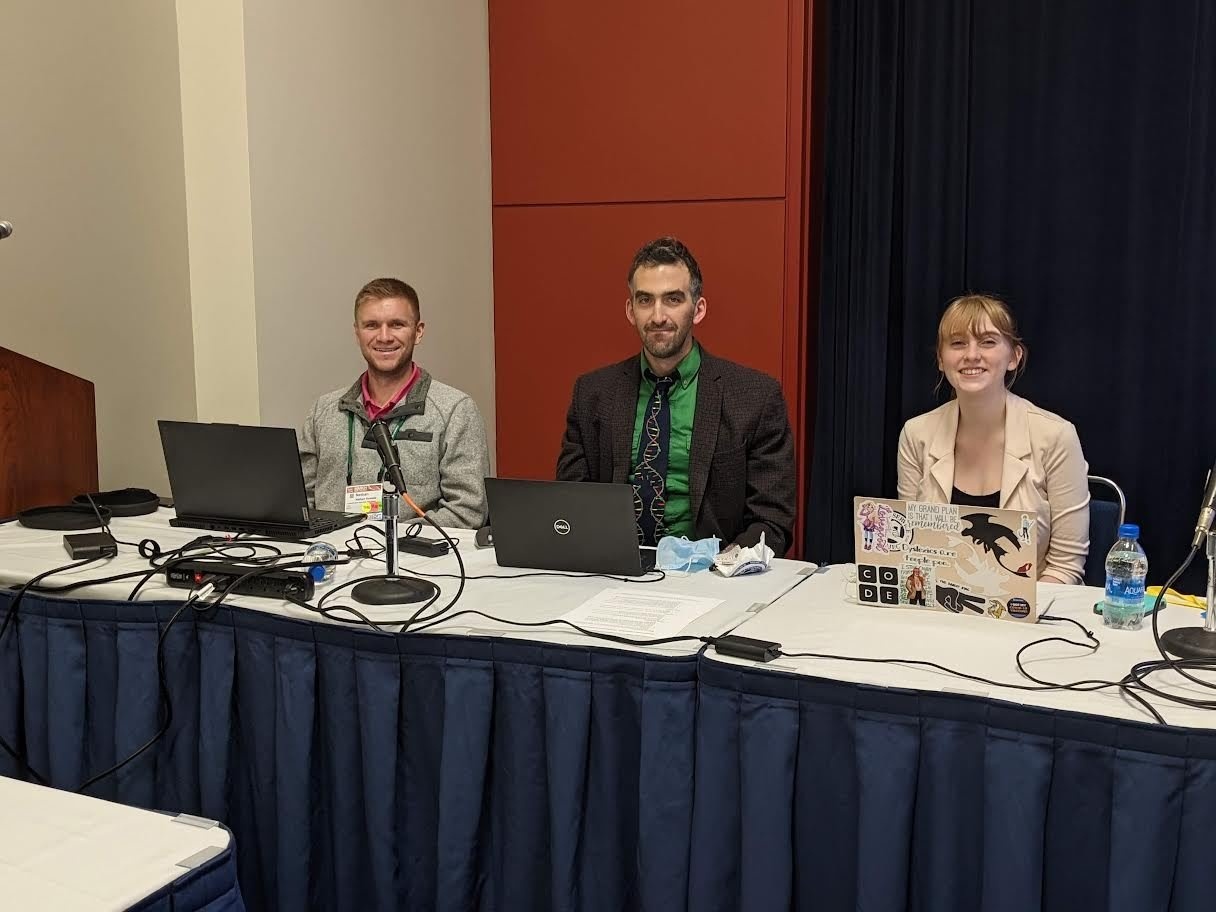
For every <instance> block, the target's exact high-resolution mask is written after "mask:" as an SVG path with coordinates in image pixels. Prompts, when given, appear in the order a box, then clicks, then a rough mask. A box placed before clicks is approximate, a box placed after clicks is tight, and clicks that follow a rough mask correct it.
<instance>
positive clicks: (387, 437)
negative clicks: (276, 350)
mask: <svg viewBox="0 0 1216 912" xmlns="http://www.w3.org/2000/svg"><path fill="white" fill-rule="evenodd" d="M368 433H369V434H370V435H371V438H372V440H373V441H374V442H375V444H376V449H377V450H379V451H380V459H381V460H383V462H384V470H385V472H386V473H387V475H388V480H389V481H391V482H392V483H393V486H394V487H396V489H397V490H398V491H405V473H404V472H402V471H401V457H400V456H398V455H397V445H396V444H395V443H393V435H392V434H390V433H389V430H388V425H387V424H385V423H384V422H383V421H381V420H380V419H377V420H375V421H373V422H372V426H371V427H370V428H369V429H368ZM1208 522H1209V523H1210V522H1211V520H1210V519H1209V520H1208Z"/></svg>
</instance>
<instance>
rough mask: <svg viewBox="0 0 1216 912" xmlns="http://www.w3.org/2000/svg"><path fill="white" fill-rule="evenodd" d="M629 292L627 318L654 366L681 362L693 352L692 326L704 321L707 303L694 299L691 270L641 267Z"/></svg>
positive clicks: (670, 266) (675, 266)
mask: <svg viewBox="0 0 1216 912" xmlns="http://www.w3.org/2000/svg"><path fill="white" fill-rule="evenodd" d="M629 290H630V295H629V300H628V301H626V302H625V317H626V319H628V320H629V322H630V323H632V324H633V326H634V328H635V329H636V330H637V331H638V335H639V336H640V337H641V339H642V348H643V349H645V351H646V354H647V356H648V360H649V361H650V363H651V366H652V367H655V368H657V367H659V365H660V364H662V363H663V362H673V363H674V362H678V361H679V360H680V359H681V358H683V357H684V356H685V355H686V354H688V352H689V351H690V350H691V349H692V328H693V326H694V325H695V324H697V323H700V322H701V321H702V320H703V319H704V318H705V308H706V303H705V299H704V298H697V299H695V300H694V299H693V296H692V277H691V276H690V275H689V272H688V267H687V266H685V265H684V264H683V263H673V264H666V263H665V264H663V265H660V266H641V267H639V268H638V269H637V271H636V272H634V274H633V279H632V281H631V282H630V289H629Z"/></svg>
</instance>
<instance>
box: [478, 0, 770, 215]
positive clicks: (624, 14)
mask: <svg viewBox="0 0 1216 912" xmlns="http://www.w3.org/2000/svg"><path fill="white" fill-rule="evenodd" d="M789 7H790V0H748V2H746V3H740V2H738V0H669V2H665V3H654V2H647V0H617V2H614V3H580V2H570V0H491V2H490V26H489V34H490V122H491V143H492V148H493V164H492V167H493V195H494V203H495V204H496V205H507V204H521V203H570V202H580V203H586V202H601V201H647V200H698V199H724V198H755V197H780V196H783V195H784V194H785V179H786V168H785V163H786V155H785V153H786V118H787V96H786V93H787V86H788V79H787V60H786V45H787V29H788V24H789V23H788V21H787V20H789V19H790V18H791V14H790V9H789Z"/></svg>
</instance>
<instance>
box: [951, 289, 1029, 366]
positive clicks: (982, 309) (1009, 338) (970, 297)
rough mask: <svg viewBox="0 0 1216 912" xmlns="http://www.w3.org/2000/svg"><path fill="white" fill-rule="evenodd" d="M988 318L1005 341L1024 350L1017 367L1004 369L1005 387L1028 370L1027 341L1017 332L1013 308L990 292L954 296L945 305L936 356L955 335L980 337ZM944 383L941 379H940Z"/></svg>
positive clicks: (1017, 350)
mask: <svg viewBox="0 0 1216 912" xmlns="http://www.w3.org/2000/svg"><path fill="white" fill-rule="evenodd" d="M985 319H987V321H988V322H990V323H991V324H992V327H993V328H994V329H995V330H996V331H997V332H998V333H1000V334H1001V335H1002V336H1004V338H1005V341H1006V342H1008V343H1009V345H1010V347H1012V348H1013V350H1014V351H1015V352H1021V357H1020V358H1019V359H1018V366H1017V367H1016V368H1014V369H1013V370H1011V371H1006V372H1005V386H1006V387H1011V386H1013V382H1014V381H1015V380H1017V378H1018V377H1020V376H1022V371H1023V370H1025V369H1026V357H1027V355H1028V354H1029V352H1028V351H1027V350H1026V343H1025V342H1023V341H1022V337H1021V336H1020V335H1018V324H1017V321H1016V320H1015V319H1014V318H1013V311H1011V310H1010V309H1009V305H1008V304H1006V303H1005V302H1004V301H1002V300H1001V299H1000V298H994V297H992V296H991V295H982V294H966V295H962V296H961V297H958V298H955V299H954V300H953V301H951V302H950V303H949V304H948V305H947V306H946V311H945V313H943V314H942V319H941V322H940V323H938V324H937V355H938V357H939V358H940V357H941V353H942V349H943V348H945V347H946V344H947V343H948V342H949V341H950V340H951V339H953V338H954V337H955V336H968V335H970V336H977V337H978V336H979V334H980V332H981V331H982V329H983V326H984V322H985ZM938 386H939V387H940V386H941V380H938Z"/></svg>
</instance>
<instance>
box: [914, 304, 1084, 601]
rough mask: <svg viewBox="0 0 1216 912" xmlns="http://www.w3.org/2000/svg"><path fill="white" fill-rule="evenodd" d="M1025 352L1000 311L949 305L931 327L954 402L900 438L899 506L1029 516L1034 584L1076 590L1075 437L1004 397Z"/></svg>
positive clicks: (1079, 520) (1080, 519)
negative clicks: (914, 503) (979, 507)
mask: <svg viewBox="0 0 1216 912" xmlns="http://www.w3.org/2000/svg"><path fill="white" fill-rule="evenodd" d="M1025 357H1026V346H1025V344H1024V343H1023V342H1022V340H1021V338H1019V336H1018V334H1017V327H1016V324H1015V323H1014V321H1013V316H1012V314H1011V313H1010V312H1009V309H1008V307H1006V305H1005V304H1004V303H1003V302H1001V301H999V300H997V299H995V298H990V297H986V296H982V295H967V296H964V297H962V298H957V299H956V300H954V301H952V302H951V304H950V306H949V307H948V308H947V309H946V312H945V314H943V316H942V320H941V324H940V325H939V327H938V369H939V370H941V372H942V375H943V377H944V379H946V380H947V381H948V382H949V383H950V385H951V386H952V387H953V388H954V391H955V398H953V399H952V400H951V401H949V402H947V403H946V404H945V405H942V406H939V407H938V408H935V409H934V410H933V411H931V412H926V413H925V414H923V415H918V416H916V417H915V418H912V419H911V420H909V421H908V422H907V423H906V424H905V425H904V427H903V431H902V432H901V433H900V435H899V496H900V497H901V498H902V499H904V500H918V501H927V502H931V503H963V504H968V503H969V504H984V505H989V506H999V507H1001V508H1003V509H1010V510H1026V511H1027V512H1029V511H1032V510H1033V511H1034V513H1035V514H1036V516H1037V517H1038V529H1039V532H1038V566H1039V576H1040V578H1041V579H1043V580H1044V581H1045V582H1061V583H1080V582H1081V580H1082V577H1083V575H1084V567H1085V557H1086V555H1087V554H1088V552H1089V481H1088V478H1087V475H1088V472H1089V466H1088V465H1087V463H1086V462H1085V456H1084V454H1083V453H1082V452H1081V441H1080V440H1079V439H1078V437H1077V431H1076V428H1074V427H1073V426H1072V424H1071V423H1069V422H1068V421H1065V420H1064V419H1063V418H1061V417H1060V416H1058V415H1054V414H1052V413H1051V412H1048V411H1045V410H1044V409H1041V408H1039V407H1038V406H1036V405H1034V404H1033V403H1031V402H1028V401H1027V400H1025V399H1023V398H1021V397H1020V396H1015V395H1014V394H1013V393H1011V392H1009V391H1008V384H1010V383H1012V381H1013V379H1014V378H1016V376H1017V375H1018V374H1019V373H1020V372H1021V369H1022V367H1023V365H1024V363H1025Z"/></svg>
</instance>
